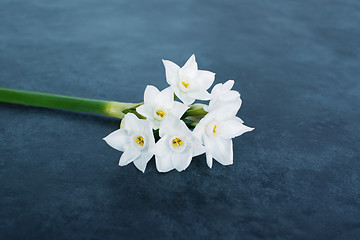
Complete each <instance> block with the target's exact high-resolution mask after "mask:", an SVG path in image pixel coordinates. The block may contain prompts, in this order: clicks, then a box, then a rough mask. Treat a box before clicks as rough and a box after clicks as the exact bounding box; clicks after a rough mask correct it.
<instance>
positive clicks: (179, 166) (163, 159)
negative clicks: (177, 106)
mask: <svg viewBox="0 0 360 240" xmlns="http://www.w3.org/2000/svg"><path fill="white" fill-rule="evenodd" d="M159 133H160V137H161V138H160V140H159V141H158V142H157V143H156V145H155V148H154V153H155V162H156V168H157V169H158V171H159V172H168V171H170V170H172V169H174V168H175V169H176V170H178V171H179V172H180V171H183V170H185V169H186V168H187V167H188V166H189V164H190V162H191V159H192V158H193V157H194V156H197V155H200V154H202V153H204V152H205V148H204V146H202V145H201V142H200V141H199V140H198V139H197V138H195V137H194V136H193V134H192V132H191V131H190V130H189V129H188V127H187V126H186V125H185V123H184V122H183V121H180V120H179V119H177V118H175V117H168V118H167V119H164V121H163V123H162V125H161V128H160V131H159Z"/></svg>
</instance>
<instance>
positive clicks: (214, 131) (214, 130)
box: [213, 125, 217, 133]
mask: <svg viewBox="0 0 360 240" xmlns="http://www.w3.org/2000/svg"><path fill="white" fill-rule="evenodd" d="M216 128H217V126H216V125H214V129H213V133H216Z"/></svg>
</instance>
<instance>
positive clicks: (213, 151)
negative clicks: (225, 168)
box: [104, 55, 254, 172]
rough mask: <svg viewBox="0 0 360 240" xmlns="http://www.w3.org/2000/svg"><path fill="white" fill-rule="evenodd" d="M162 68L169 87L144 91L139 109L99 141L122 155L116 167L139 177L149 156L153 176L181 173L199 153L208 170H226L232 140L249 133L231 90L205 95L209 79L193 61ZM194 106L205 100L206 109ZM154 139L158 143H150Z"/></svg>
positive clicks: (229, 85) (224, 87) (218, 88)
mask: <svg viewBox="0 0 360 240" xmlns="http://www.w3.org/2000/svg"><path fill="white" fill-rule="evenodd" d="M163 64H164V67H165V73H166V81H167V82H168V84H169V85H170V86H169V87H168V88H166V89H164V90H162V91H159V90H158V89H157V88H156V87H154V86H147V87H146V89H145V93H144V104H142V105H140V106H138V107H136V108H135V109H133V111H129V112H128V113H127V114H126V115H125V117H124V119H123V120H122V122H121V125H120V129H119V130H116V131H115V132H112V133H111V134H109V135H108V136H107V137H105V138H104V140H105V141H106V142H107V143H108V144H109V145H110V146H111V147H113V148H115V149H117V150H119V151H122V152H124V153H123V154H122V156H121V158H120V162H119V165H120V166H124V165H127V164H129V163H131V162H133V163H134V165H135V166H136V167H137V168H138V169H139V170H140V171H142V172H144V171H145V168H146V165H147V163H148V162H149V161H150V159H151V158H152V157H153V156H154V155H155V162H156V168H157V170H158V171H159V172H168V171H171V170H173V169H176V170H178V171H183V170H185V169H186V168H187V167H188V166H189V165H190V162H191V160H192V158H193V157H195V156H198V155H200V154H203V153H205V154H206V162H207V164H208V166H209V167H210V168H211V167H212V164H213V159H215V160H216V161H218V162H219V163H221V164H223V165H230V164H232V163H233V146H232V144H233V143H232V138H234V137H237V136H239V135H241V134H243V133H245V132H248V131H252V130H253V129H254V128H250V127H247V126H245V125H244V124H243V121H242V120H241V119H240V118H238V117H237V116H236V114H237V112H238V110H239V109H240V106H241V99H240V94H239V93H238V92H237V91H235V90H231V89H232V87H233V85H234V81H233V80H228V81H227V82H225V83H224V84H221V83H220V84H217V85H215V86H214V87H213V89H212V91H211V93H209V92H208V91H207V90H208V89H209V88H210V87H211V85H212V84H213V82H214V79H215V73H212V72H210V71H205V70H199V69H198V65H197V62H196V60H195V55H192V56H191V57H190V58H189V59H188V60H187V62H186V63H185V65H184V66H183V67H179V66H178V65H176V64H175V63H173V62H171V61H168V60H163ZM174 96H175V97H177V98H179V99H180V100H181V101H182V103H181V102H178V101H175V100H174ZM196 100H209V105H204V104H193V103H194V102H195V101H196ZM191 104H193V105H191ZM190 128H193V131H191V130H190ZM155 136H156V137H155ZM156 138H160V139H159V140H158V141H156V142H155V139H156Z"/></svg>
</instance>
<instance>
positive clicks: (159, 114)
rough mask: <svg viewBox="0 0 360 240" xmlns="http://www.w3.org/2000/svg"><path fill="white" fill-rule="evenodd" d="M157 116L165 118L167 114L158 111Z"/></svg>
mask: <svg viewBox="0 0 360 240" xmlns="http://www.w3.org/2000/svg"><path fill="white" fill-rule="evenodd" d="M156 115H158V116H159V117H161V118H162V117H164V116H165V112H164V111H162V110H157V111H156Z"/></svg>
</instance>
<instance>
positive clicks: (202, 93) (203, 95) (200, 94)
mask: <svg viewBox="0 0 360 240" xmlns="http://www.w3.org/2000/svg"><path fill="white" fill-rule="evenodd" d="M188 96H189V97H191V98H194V99H199V100H209V99H210V98H211V94H210V93H208V92H207V91H206V90H199V91H192V92H188Z"/></svg>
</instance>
